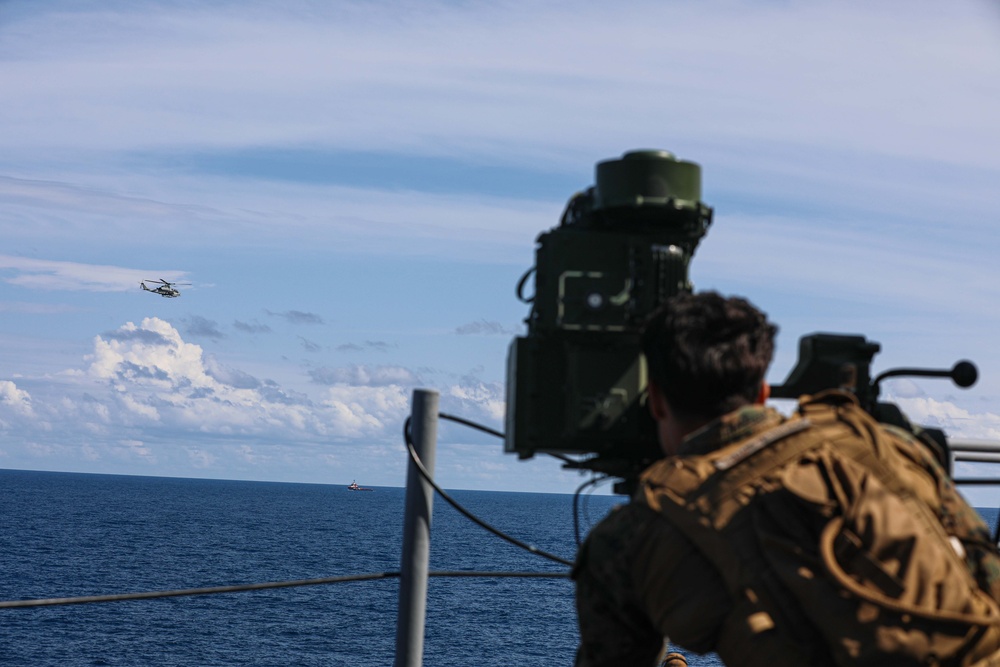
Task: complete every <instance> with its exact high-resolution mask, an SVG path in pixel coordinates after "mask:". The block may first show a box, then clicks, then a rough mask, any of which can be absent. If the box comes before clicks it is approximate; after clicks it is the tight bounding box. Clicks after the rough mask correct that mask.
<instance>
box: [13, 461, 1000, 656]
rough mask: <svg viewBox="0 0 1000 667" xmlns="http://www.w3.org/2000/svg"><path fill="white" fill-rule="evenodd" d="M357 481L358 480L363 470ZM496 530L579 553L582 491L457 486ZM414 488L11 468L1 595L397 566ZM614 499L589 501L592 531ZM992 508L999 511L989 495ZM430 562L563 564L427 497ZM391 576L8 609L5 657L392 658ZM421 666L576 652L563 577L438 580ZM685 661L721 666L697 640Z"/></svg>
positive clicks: (499, 566) (443, 565)
mask: <svg viewBox="0 0 1000 667" xmlns="http://www.w3.org/2000/svg"><path fill="white" fill-rule="evenodd" d="M362 482H363V480H362ZM452 495H453V497H454V498H455V499H456V500H458V501H459V502H460V503H462V504H463V505H465V506H466V507H467V508H468V509H469V510H471V511H472V512H474V513H475V514H477V515H478V516H480V517H481V518H483V519H484V520H486V521H488V522H490V523H492V524H493V525H495V526H496V527H498V528H500V529H501V530H504V531H507V532H509V533H511V534H512V535H514V536H515V537H517V538H519V539H521V540H523V541H526V542H529V543H531V544H533V545H535V546H537V547H538V548H540V549H543V550H545V551H548V552H551V553H554V554H557V555H560V556H562V557H564V558H567V559H570V560H571V559H572V558H573V556H574V553H575V550H576V546H575V545H576V542H575V538H574V530H573V517H572V496H569V495H565V494H545V493H502V492H486V491H454V492H452ZM404 497H405V491H404V489H400V488H381V487H378V488H376V490H375V491H374V492H371V493H367V492H352V491H349V490H348V489H347V488H346V486H344V485H316V484H283V483H268V482H238V481H220V480H200V479H174V478H158V477H130V476H119V475H89V474H72V473H52V472H28V471H14V470H0V525H2V530H0V600H18V599H29V598H51V597H70V596H83V595H102V594H112V593H130V592H141V591H153V590H172V589H183V588H198V587H207V586H222V585H233V584H247V583H256V582H266V581H280V580H295V579H312V578H318V577H330V576H341V575H351V574H367V573H379V572H387V571H398V570H399V568H400V555H401V553H400V552H401V543H402V521H403V507H404ZM619 502H622V499H621V498H618V497H611V496H598V495H592V496H585V497H583V498H582V499H581V512H580V516H581V530H583V531H585V530H586V529H587V528H588V527H589V526H590V525H592V524H593V523H596V522H597V521H599V520H600V518H601V517H603V516H604V515H605V514H606V513H607V511H608V510H609V509H610V508H611V507H612V505H613V504H615V503H619ZM989 518H990V519H991V520H995V518H996V511H995V510H991V513H990V517H989ZM430 567H431V569H432V570H476V571H539V572H541V571H544V572H559V571H563V570H565V567H564V566H562V565H559V564H557V563H553V562H550V561H547V560H544V559H542V558H539V557H538V556H535V555H532V554H530V553H527V552H525V551H523V550H521V549H519V548H517V547H515V546H513V545H510V544H508V543H506V542H504V541H502V540H500V539H499V538H497V537H495V536H493V535H491V534H489V533H487V532H486V531H484V530H483V529H481V528H480V527H478V526H476V525H474V524H472V523H471V522H470V521H469V520H468V519H466V518H465V517H463V516H461V515H460V514H459V513H458V512H456V511H455V510H454V509H453V508H452V507H450V506H449V505H448V504H447V503H445V502H444V501H443V500H442V499H441V498H439V497H437V498H435V500H434V516H433V522H432V528H431V557H430ZM397 594H398V580H397V579H385V580H376V581H360V582H349V583H339V584H332V585H321V586H310V587H304V588H291V589H280V590H268V591H254V592H243V593H231V594H223V595H211V596H197V597H175V598H167V599H159V600H136V601H126V602H111V603H98V604H86V605H73V606H63V607H43V608H33V609H0V627H2V630H0V664H4V665H33V666H34V665H39V666H40V665H94V666H98V665H121V666H126V665H135V666H140V665H141V666H155V665H177V666H180V665H183V666H185V667H189V666H192V665H220V666H222V665H243V666H247V665H254V666H270V665H275V666H277V665H301V666H313V665H316V666H318V665H323V666H337V665H353V666H355V667H356V666H357V665H391V664H392V663H393V659H394V651H395V632H396V611H397ZM426 626H427V627H426V640H425V645H424V664H425V665H428V667H438V666H442V667H446V666H455V667H468V666H470V665H477V664H484V665H518V666H519V667H529V666H538V667H542V666H545V667H550V666H551V665H571V664H572V662H573V655H574V651H575V648H576V643H577V638H578V635H577V630H576V619H575V612H574V605H573V586H572V582H570V581H569V580H568V579H467V578H462V579H446V578H432V579H430V582H429V585H428V598H427V620H426ZM689 660H690V663H691V665H694V666H697V667H710V666H715V665H719V664H721V663H720V662H719V661H718V659H717V658H716V657H715V656H689Z"/></svg>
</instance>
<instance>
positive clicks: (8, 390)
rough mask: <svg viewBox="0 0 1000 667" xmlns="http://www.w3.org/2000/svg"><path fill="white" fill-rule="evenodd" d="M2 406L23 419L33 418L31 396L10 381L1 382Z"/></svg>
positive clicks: (0, 403)
mask: <svg viewBox="0 0 1000 667" xmlns="http://www.w3.org/2000/svg"><path fill="white" fill-rule="evenodd" d="M0 405H2V406H4V407H5V408H7V409H9V410H10V411H12V412H13V413H15V414H17V415H20V416H22V417H33V416H34V410H32V408H31V395H30V394H29V393H28V392H26V391H24V390H22V389H18V388H17V385H15V384H14V383H13V382H11V381H9V380H0Z"/></svg>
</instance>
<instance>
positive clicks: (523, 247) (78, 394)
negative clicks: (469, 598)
mask: <svg viewBox="0 0 1000 667" xmlns="http://www.w3.org/2000/svg"><path fill="white" fill-rule="evenodd" d="M0 90H3V98H2V103H0V128H3V130H2V132H0V240H2V243H0V322H2V326H0V468H18V469H34V470H55V471H75V472H96V473H121V474H138V475H165V476H183V477H204V478H225V479H249V480H270V481H289V482H310V483H329V484H346V483H349V482H350V481H352V480H357V481H358V482H359V483H362V484H364V485H368V486H403V485H405V479H406V476H405V475H406V473H405V471H406V463H407V461H406V455H405V451H404V448H403V441H402V428H403V426H402V425H403V422H404V420H405V418H406V416H407V415H408V414H409V411H410V404H411V400H412V394H413V391H414V389H418V388H421V389H430V390H433V391H436V392H439V394H440V401H441V409H442V410H443V411H446V412H449V413H452V414H456V415H459V416H462V417H465V418H468V419H471V420H474V421H478V422H481V423H483V424H485V425H487V426H490V427H492V428H496V429H502V428H503V417H504V412H505V404H504V397H505V390H504V385H505V366H506V355H507V347H508V345H509V344H510V341H511V340H512V339H513V338H514V336H517V335H523V333H524V332H525V326H524V323H523V320H524V318H525V317H526V316H527V314H528V313H527V306H526V305H525V304H524V303H522V302H520V301H519V300H518V299H517V298H516V296H515V285H516V283H517V281H518V279H519V278H520V277H521V275H522V274H523V273H524V272H525V271H526V270H527V269H529V268H530V267H531V266H532V265H533V263H534V248H535V238H536V237H537V236H538V234H540V233H542V232H544V231H546V230H548V229H551V228H552V227H554V226H556V225H557V224H558V222H559V217H560V214H561V213H562V210H563V208H564V206H565V204H566V202H567V200H568V199H569V198H570V197H571V196H572V195H573V194H574V193H575V192H577V191H580V190H583V189H585V188H587V187H589V186H590V185H592V184H593V180H594V165H595V163H597V162H599V161H601V160H605V159H611V158H616V157H618V156H620V155H621V154H623V153H624V152H626V151H629V150H633V149H643V148H658V149H666V150H670V151H672V152H674V153H675V154H677V155H678V156H679V157H680V158H682V159H686V160H692V161H694V162H697V163H699V164H700V165H701V167H702V176H703V199H704V201H705V202H706V203H707V204H708V205H710V206H712V207H713V208H714V211H715V215H714V222H713V225H712V228H711V229H710V231H709V233H708V235H707V237H706V239H705V240H704V241H703V242H702V244H701V246H700V247H699V249H698V252H697V254H696V255H695V258H694V261H693V263H692V267H691V277H692V280H693V282H694V283H695V286H696V288H698V289H714V290H718V291H720V292H723V293H725V294H740V295H745V296H747V297H749V298H750V299H751V300H752V301H753V302H754V303H756V304H757V305H758V306H760V307H761V308H762V309H763V310H764V311H766V312H767V313H768V315H769V316H770V317H771V319H772V320H774V321H775V322H777V323H778V324H779V325H780V327H781V332H780V334H779V337H778V350H777V353H776V357H775V361H774V364H773V367H772V370H771V373H770V375H769V379H770V380H771V381H772V382H775V383H780V382H781V381H782V380H783V379H784V377H785V376H786V375H787V374H788V372H789V370H790V369H791V368H792V366H793V365H794V363H795V358H796V354H797V348H798V339H799V337H800V336H802V335H804V334H808V333H811V332H817V331H824V332H835V333H849V334H863V335H865V336H867V337H868V338H869V339H871V340H873V341H876V342H878V343H879V344H880V345H881V353H880V354H879V355H878V356H877V357H876V358H875V361H874V370H875V372H880V371H883V370H887V369H889V368H894V367H899V366H911V367H912V366H924V367H935V368H949V367H951V365H952V364H954V363H955V362H956V361H958V360H959V359H970V360H972V361H974V362H975V363H976V364H977V366H978V367H979V370H980V379H979V381H978V383H977V384H976V385H975V386H974V387H972V388H971V389H968V390H960V389H958V388H956V387H954V386H953V385H952V384H951V383H950V382H948V381H947V380H941V379H925V378H916V379H899V380H891V381H886V382H885V383H884V386H883V397H884V398H887V399H891V400H895V401H897V402H898V403H899V404H900V406H901V407H902V408H903V409H904V411H906V412H907V414H908V415H909V416H910V417H911V419H912V420H913V421H914V422H917V423H922V424H927V425H933V426H938V427H942V428H944V429H946V431H947V432H948V433H949V435H951V436H952V437H953V438H956V439H966V440H968V439H975V440H996V441H1000V352H998V351H997V335H996V331H997V330H998V327H1000V310H998V307H997V306H998V304H1000V262H998V261H997V259H996V257H997V254H998V252H997V251H998V250H1000V241H998V240H997V236H996V232H995V230H996V226H997V221H998V220H997V218H998V215H1000V188H998V187H997V185H996V184H997V182H998V179H1000V123H998V122H997V119H998V118H1000V5H998V4H997V3H995V2H987V1H986V0H955V1H953V2H949V3H940V2H931V1H930V0H905V1H904V0H888V1H886V2H880V3H867V2H860V1H852V0H847V1H844V0H837V1H833V0H818V1H811V2H805V1H793V0H786V1H778V0H774V1H765V2H760V1H758V0H755V1H752V2H751V1H750V0H708V1H706V2H698V3H694V2H687V1H680V0H656V1H652V0H651V1H648V2H644V1H638V2H621V3H607V2H591V1H588V0H583V1H576V2H547V1H544V0H542V1H532V2H526V1H499V2H498V1H496V0H491V1H490V2H485V1H476V0H468V1H460V0H451V1H435V0H428V1H426V2H400V1H398V0H393V1H390V0H386V1H380V2H345V1H335V2H307V1H301V0H289V1H288V2H283V3H279V4H274V3H263V2H256V1H253V0H251V1H247V2H224V1H215V2H213V1H208V2H182V1H175V2H170V1H166V0H163V1H153V0H129V1H127V2H126V1H119V2H116V1H114V0H111V1H103V2H82V1H81V2H70V1H65V0H53V1H52V2H46V3H36V2H26V1H19V0H6V1H5V2H3V3H0ZM143 279H164V280H168V281H175V282H180V283H190V285H182V286H180V289H181V290H182V295H181V296H180V297H179V298H176V299H165V298H161V297H159V296H157V295H155V294H150V293H148V292H143V291H141V290H140V289H139V282H140V280H143ZM437 448H438V449H437V457H436V476H437V478H438V480H439V482H440V483H441V484H442V485H443V486H444V487H446V488H458V489H485V490H507V491H545V492H571V491H572V490H573V489H574V488H575V487H576V486H577V485H579V484H580V483H581V482H583V481H585V480H586V478H585V477H581V476H580V474H579V473H576V472H571V471H565V470H563V469H561V467H560V464H559V462H557V461H555V460H552V459H549V458H546V457H535V458H534V459H531V460H529V461H519V460H518V459H517V458H516V457H515V456H512V455H509V454H504V453H503V446H502V443H501V441H500V440H498V439H496V438H493V437H491V436H488V435H485V434H481V433H478V432H475V431H471V430H469V429H466V428H463V427H461V426H458V425H454V424H448V423H442V424H441V426H440V428H439V433H438V445H437ZM989 468H990V467H989V466H983V465H978V466H974V465H969V464H962V465H960V466H959V468H958V472H959V473H963V472H964V473H970V474H990V470H989ZM975 494H978V495H975ZM972 495H975V499H976V500H977V501H980V502H987V501H989V502H996V501H998V500H1000V490H998V491H993V492H990V491H984V490H983V491H980V490H977V491H974V492H972Z"/></svg>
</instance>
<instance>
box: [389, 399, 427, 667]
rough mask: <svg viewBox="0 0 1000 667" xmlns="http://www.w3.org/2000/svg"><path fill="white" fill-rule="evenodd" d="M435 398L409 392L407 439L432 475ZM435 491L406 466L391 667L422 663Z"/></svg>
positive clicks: (405, 666)
mask: <svg viewBox="0 0 1000 667" xmlns="http://www.w3.org/2000/svg"><path fill="white" fill-rule="evenodd" d="M437 423H438V393H437V392H436V391H431V390H429V389H414V390H413V410H412V420H411V422H410V435H411V436H412V438H413V448H414V449H415V450H417V456H419V457H420V460H421V461H423V464H424V467H425V468H427V472H429V473H431V474H432V475H433V474H434V455H435V450H436V449H437ZM433 500H434V489H433V488H431V485H430V484H428V483H427V482H426V481H425V480H424V478H423V477H421V476H420V472H419V471H418V470H417V467H416V466H415V465H414V464H413V461H410V462H409V466H408V467H407V472H406V511H405V514H404V517H403V558H402V566H401V567H400V579H399V613H398V615H397V617H396V662H395V663H394V664H395V667H421V665H422V664H423V661H424V613H425V612H426V610H427V568H428V563H429V562H430V551H431V505H432V501H433Z"/></svg>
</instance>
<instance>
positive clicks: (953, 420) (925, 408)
mask: <svg viewBox="0 0 1000 667" xmlns="http://www.w3.org/2000/svg"><path fill="white" fill-rule="evenodd" d="M897 403H898V405H899V407H900V409H902V410H903V412H904V414H906V416H907V417H908V418H909V419H910V421H911V422H913V423H914V424H920V425H922V426H931V427H935V428H940V429H944V431H945V433H947V434H948V437H949V438H953V439H957V440H963V439H974V440H993V441H997V442H998V443H1000V414H997V413H995V412H992V411H988V412H980V413H973V412H972V411H970V410H967V409H965V408H961V407H959V406H957V405H955V404H954V403H951V402H949V401H942V400H938V399H934V398H930V397H912V398H902V397H901V398H899V399H897Z"/></svg>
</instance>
